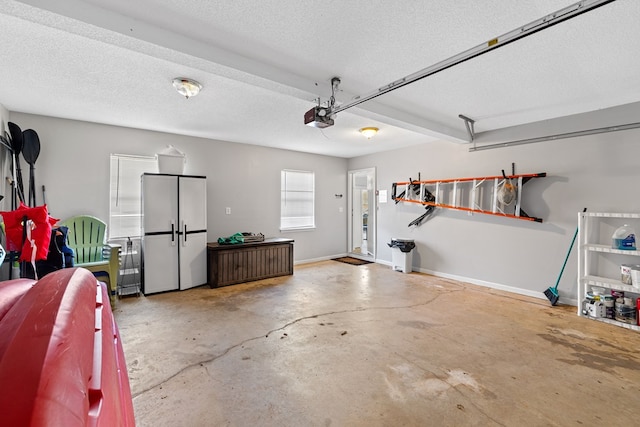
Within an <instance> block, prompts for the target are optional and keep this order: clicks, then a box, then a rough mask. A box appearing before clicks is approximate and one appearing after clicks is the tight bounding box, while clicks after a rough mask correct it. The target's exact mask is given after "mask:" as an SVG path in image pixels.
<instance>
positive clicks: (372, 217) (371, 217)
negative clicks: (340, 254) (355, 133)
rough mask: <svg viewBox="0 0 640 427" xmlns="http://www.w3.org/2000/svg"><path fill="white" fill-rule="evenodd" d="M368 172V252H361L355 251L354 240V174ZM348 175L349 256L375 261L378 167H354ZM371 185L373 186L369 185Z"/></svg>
mask: <svg viewBox="0 0 640 427" xmlns="http://www.w3.org/2000/svg"><path fill="white" fill-rule="evenodd" d="M362 173H366V174H367V190H368V192H369V195H368V203H369V206H368V212H367V242H368V244H367V253H366V254H363V253H361V252H354V251H353V249H354V241H353V234H354V233H353V231H354V229H353V223H354V221H353V218H354V217H353V215H354V203H353V198H354V196H355V194H354V191H353V190H354V176H355V175H356V174H362ZM347 176H348V186H347V212H348V215H347V218H348V219H347V245H348V246H347V253H348V254H349V256H352V257H354V258H360V259H365V260H368V261H375V259H376V248H377V246H376V240H377V234H378V233H377V227H376V224H377V211H378V203H377V202H378V201H377V195H376V193H377V191H376V186H377V179H376V168H375V167H370V168H362V169H354V170H350V171H348V172H347ZM369 185H371V187H369ZM369 247H370V248H371V250H368V248H369Z"/></svg>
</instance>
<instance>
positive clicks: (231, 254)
mask: <svg viewBox="0 0 640 427" xmlns="http://www.w3.org/2000/svg"><path fill="white" fill-rule="evenodd" d="M291 274H293V239H284V238H279V237H276V238H268V239H264V241H262V242H251V243H240V244H236V245H220V244H218V243H217V242H214V243H207V283H209V286H210V287H212V288H217V287H220V286H227V285H234V284H236V283H244V282H250V281H252V280H260V279H267V278H269V277H277V276H287V275H291Z"/></svg>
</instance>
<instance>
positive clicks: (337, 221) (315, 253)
mask: <svg viewBox="0 0 640 427" xmlns="http://www.w3.org/2000/svg"><path fill="white" fill-rule="evenodd" d="M11 121H12V122H15V123H17V124H18V125H19V126H21V128H22V129H28V128H32V129H34V130H36V132H38V135H39V138H40V144H41V151H40V156H39V157H38V159H37V161H36V164H35V167H36V184H37V188H38V194H37V201H38V204H41V203H42V191H41V187H42V185H45V186H46V202H47V204H48V207H49V212H50V214H51V215H52V216H54V217H56V218H61V219H64V218H67V217H69V216H72V215H76V214H90V215H95V216H97V217H99V218H104V219H105V220H106V219H107V218H108V217H109V154H111V153H118V154H136V155H154V154H155V153H157V152H159V151H160V150H162V149H163V148H165V147H166V146H167V145H168V144H172V145H174V146H175V147H176V148H178V149H179V150H181V151H183V152H184V153H185V154H186V156H187V164H186V167H185V173H186V174H191V175H205V176H207V178H208V179H207V204H208V233H207V234H208V241H215V240H217V238H218V237H222V236H229V235H231V234H233V233H236V232H242V231H250V232H256V233H258V232H260V233H263V234H264V235H265V236H268V237H278V236H279V237H288V238H292V239H295V245H294V248H295V249H294V254H295V260H296V262H300V261H305V260H314V259H325V258H328V257H332V256H335V255H341V254H344V253H345V252H346V246H347V245H346V240H347V239H346V235H347V226H346V224H347V223H346V209H343V212H339V208H340V207H341V206H342V207H344V208H346V206H343V205H344V204H345V203H346V199H345V198H343V199H339V200H338V199H336V198H335V197H334V194H336V193H343V194H346V187H347V184H346V182H347V178H346V169H347V160H345V159H341V158H335V157H328V156H319V155H313V154H305V153H298V152H293V151H287V150H279V149H272V148H266V147H259V146H254V145H247V144H234V143H229V142H222V141H214V140H208V139H201V138H193V137H186V136H179V135H172V134H165V133H159V132H150V131H143V130H138V129H130V128H121V127H116V126H107V125H99V124H95V123H87V122H79V121H73V120H64V119H57V118H51V117H43V116H36V115H28V114H21V113H11ZM285 168H286V169H298V170H310V171H314V172H315V175H316V229H315V230H313V231H302V232H287V233H281V232H280V231H279V225H280V171H281V169H285ZM23 170H26V171H27V174H28V165H26V164H25V166H23ZM25 176H27V177H28V175H25ZM225 207H230V208H231V215H226V214H225Z"/></svg>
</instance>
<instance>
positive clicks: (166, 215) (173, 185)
mask: <svg viewBox="0 0 640 427" xmlns="http://www.w3.org/2000/svg"><path fill="white" fill-rule="evenodd" d="M177 195H178V180H177V178H176V177H175V176H168V175H150V174H144V175H142V215H143V228H144V233H145V234H147V233H158V232H167V231H171V229H172V227H171V226H172V224H173V226H174V227H175V229H176V230H177V227H179V224H178V222H177V221H178V196H177Z"/></svg>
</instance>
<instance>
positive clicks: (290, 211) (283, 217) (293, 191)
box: [280, 170, 316, 230]
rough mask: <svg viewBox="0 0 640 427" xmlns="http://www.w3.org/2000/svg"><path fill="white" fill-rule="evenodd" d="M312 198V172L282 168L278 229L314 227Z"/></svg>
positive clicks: (313, 189)
mask: <svg viewBox="0 0 640 427" xmlns="http://www.w3.org/2000/svg"><path fill="white" fill-rule="evenodd" d="M314 199H315V186H314V174H313V172H305V171H292V170H283V171H282V172H281V173H280V230H297V229H303V228H314V227H315V225H316V222H315V215H314Z"/></svg>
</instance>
